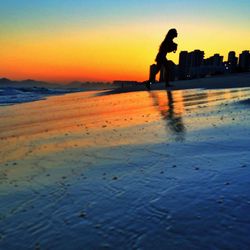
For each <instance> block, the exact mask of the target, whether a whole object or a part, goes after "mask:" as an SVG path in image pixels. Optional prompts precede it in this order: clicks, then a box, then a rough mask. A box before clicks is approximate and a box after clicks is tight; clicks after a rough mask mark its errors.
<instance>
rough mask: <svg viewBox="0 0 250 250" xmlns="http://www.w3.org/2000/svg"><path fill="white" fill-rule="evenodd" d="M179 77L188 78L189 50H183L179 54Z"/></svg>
mask: <svg viewBox="0 0 250 250" xmlns="http://www.w3.org/2000/svg"><path fill="white" fill-rule="evenodd" d="M178 71H179V72H178V74H179V77H178V78H179V79H186V77H187V71H188V52H187V51H181V52H180V55H179V68H178Z"/></svg>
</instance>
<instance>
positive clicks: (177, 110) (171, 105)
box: [150, 91, 186, 141]
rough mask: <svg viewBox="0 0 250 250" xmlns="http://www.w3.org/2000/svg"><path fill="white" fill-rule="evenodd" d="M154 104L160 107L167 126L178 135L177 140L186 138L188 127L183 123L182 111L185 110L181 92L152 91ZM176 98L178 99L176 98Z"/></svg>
mask: <svg viewBox="0 0 250 250" xmlns="http://www.w3.org/2000/svg"><path fill="white" fill-rule="evenodd" d="M150 95H151V97H152V99H153V102H154V105H155V106H156V107H157V108H158V110H159V112H160V114H161V116H162V118H163V119H164V120H165V121H166V126H167V128H168V129H170V131H171V132H172V133H173V134H174V135H175V136H176V138H175V139H176V140H177V141H183V140H184V139H185V131H186V128H185V126H184V124H183V120H182V116H181V115H182V113H183V112H184V105H183V98H182V95H181V92H177V91H176V92H174V94H173V93H172V92H171V91H166V93H164V92H150ZM175 98H176V99H175Z"/></svg>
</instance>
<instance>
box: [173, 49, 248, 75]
mask: <svg viewBox="0 0 250 250" xmlns="http://www.w3.org/2000/svg"><path fill="white" fill-rule="evenodd" d="M204 55H205V52H204V51H201V50H199V49H196V50H193V51H191V52H188V51H181V52H180V54H179V64H178V65H175V68H174V73H175V78H178V79H179V80H184V79H192V78H200V77H206V76H209V75H219V74H226V73H236V72H248V71H250V53H249V50H244V51H242V52H241V53H240V54H239V57H236V53H235V51H229V53H228V58H227V60H226V61H224V60H223V58H224V57H223V56H221V55H220V54H219V53H215V54H214V55H213V56H210V57H208V58H204Z"/></svg>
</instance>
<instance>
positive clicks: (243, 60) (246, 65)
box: [239, 50, 250, 71]
mask: <svg viewBox="0 0 250 250" xmlns="http://www.w3.org/2000/svg"><path fill="white" fill-rule="evenodd" d="M239 68H240V70H241V71H249V70H250V54H249V50H244V51H242V53H241V54H240V58H239Z"/></svg>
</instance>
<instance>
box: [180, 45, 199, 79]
mask: <svg viewBox="0 0 250 250" xmlns="http://www.w3.org/2000/svg"><path fill="white" fill-rule="evenodd" d="M203 57H204V51H201V50H198V49H197V50H194V51H191V52H187V51H181V53H180V55H179V68H178V74H179V79H186V78H194V77H197V76H199V75H200V70H199V68H200V66H201V65H202V62H203Z"/></svg>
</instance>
